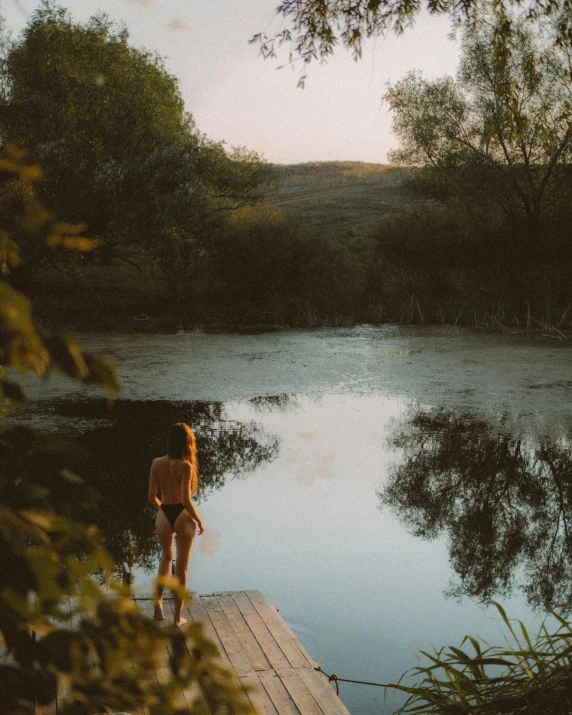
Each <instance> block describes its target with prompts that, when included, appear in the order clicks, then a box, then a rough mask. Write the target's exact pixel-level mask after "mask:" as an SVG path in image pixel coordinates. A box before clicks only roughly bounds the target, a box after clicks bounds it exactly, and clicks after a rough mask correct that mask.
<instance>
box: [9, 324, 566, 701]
mask: <svg viewBox="0 0 572 715" xmlns="http://www.w3.org/2000/svg"><path fill="white" fill-rule="evenodd" d="M80 337H81V340H82V344H83V346H84V348H86V349H89V350H97V351H101V352H107V353H111V354H112V355H113V356H114V357H115V359H116V360H117V362H118V364H119V368H120V374H121V378H122V382H123V392H122V394H121V398H120V399H119V400H118V401H117V402H116V404H115V406H114V408H113V410H112V411H109V408H108V406H107V403H106V400H105V398H104V397H103V396H102V395H100V394H98V393H95V392H93V391H86V390H83V389H79V388H77V386H75V385H72V384H71V383H68V382H66V381H64V380H63V379H62V380H52V381H50V382H48V383H45V384H42V385H39V386H38V385H32V384H31V385H30V388H29V391H30V393H31V394H32V398H33V402H32V404H31V407H30V409H29V411H28V413H27V415H25V416H24V417H23V418H22V419H24V420H26V421H31V422H33V423H35V424H37V425H41V426H43V427H46V428H48V429H50V430H55V431H58V432H62V433H65V434H70V435H74V436H75V437H77V438H78V439H79V440H80V442H82V443H83V444H84V445H85V447H86V448H87V450H88V451H89V453H90V454H91V457H90V459H89V461H88V462H87V463H86V464H85V466H84V470H83V471H84V474H85V476H86V478H87V479H89V480H91V481H93V483H94V484H95V485H96V486H97V488H98V490H99V491H100V492H101V493H102V495H103V502H102V505H101V508H100V513H99V515H98V521H99V523H100V525H101V527H102V529H103V531H104V534H105V537H106V541H107V544H108V547H109V548H110V550H111V551H112V552H113V553H114V554H115V556H116V558H117V560H118V561H121V560H126V561H128V562H130V563H132V564H133V565H134V569H135V590H136V592H138V593H144V592H148V591H149V589H150V584H151V582H152V577H153V573H152V569H154V568H155V566H156V556H157V546H156V541H155V538H154V533H153V514H152V511H151V510H150V508H148V506H147V505H146V490H147V479H148V470H149V464H150V461H151V459H152V458H153V457H154V456H157V455H160V454H162V453H163V452H164V449H163V444H164V436H165V431H166V429H167V428H168V427H169V425H170V424H171V423H172V422H175V421H187V422H189V424H191V426H192V427H193V428H194V429H195V431H196V433H197V438H198V444H199V460H200V466H201V479H202V484H203V487H202V491H201V496H200V500H199V510H200V512H201V515H202V517H203V519H204V521H205V524H206V531H205V533H204V535H203V536H201V537H199V538H197V542H196V545H195V551H194V553H193V556H192V559H191V568H190V583H189V586H190V588H191V589H192V590H196V591H198V592H202V593H209V592H213V591H222V590H241V589H257V590H260V591H262V592H263V593H265V594H266V595H267V596H268V597H269V598H270V600H271V601H272V602H273V603H274V604H275V605H277V606H278V607H279V608H280V612H281V614H282V616H283V617H284V618H285V619H286V621H287V622H288V623H289V624H290V626H291V627H292V629H293V631H294V632H295V634H296V635H297V637H298V638H299V639H300V641H301V642H302V643H303V644H304V646H305V647H306V649H307V650H308V651H309V652H310V654H311V655H312V656H313V657H314V658H315V659H316V660H317V661H319V662H320V664H321V665H322V668H323V669H324V670H325V671H327V672H335V673H337V674H338V675H339V676H340V677H347V678H354V679H358V680H371V681H377V682H385V683H386V682H395V681H396V680H397V679H398V678H399V677H400V675H401V674H402V673H403V672H404V671H405V670H407V669H408V668H411V667H413V666H414V665H415V664H416V663H417V659H416V658H417V657H416V651H418V650H427V649H431V648H432V646H441V645H446V644H454V645H458V644H459V643H460V641H461V639H462V638H463V636H464V635H466V634H467V633H471V634H476V635H479V636H481V637H483V638H485V639H486V640H489V641H490V642H500V641H501V639H502V635H501V627H500V623H499V619H498V617H497V615H496V610H495V609H494V608H493V607H491V606H490V605H489V606H487V605H486V604H487V601H490V599H496V600H498V601H499V602H501V603H502V604H503V606H505V608H506V610H507V611H508V613H509V615H510V616H511V617H513V618H520V619H523V620H524V621H525V623H526V624H527V626H530V627H531V629H532V630H533V631H534V630H535V628H537V627H538V625H539V622H540V619H541V617H542V614H543V612H544V610H545V609H546V608H547V607H551V606H554V605H557V604H559V603H566V602H568V603H572V596H571V593H572V551H571V549H572V544H570V543H569V542H568V541H567V539H566V533H567V528H568V519H569V518H570V517H571V515H572V514H571V508H572V507H571V504H572V479H571V478H570V475H571V474H572V461H571V458H570V450H569V440H570V436H571V435H572V400H571V399H570V397H571V395H572V362H571V360H570V357H571V356H570V351H569V349H567V348H564V347H562V346H560V345H559V344H552V343H551V342H548V340H547V339H539V338H534V339H528V338H526V337H523V336H516V335H498V334H485V333H479V332H476V331H471V330H467V329H463V330H459V329H457V330H454V329H451V328H443V329H435V328H407V327H381V328H377V327H375V328H373V327H368V326H364V327H357V328H353V329H342V330H316V331H304V332H302V331H295V332H294V331H293V332H284V333H269V334H264V335H205V334H201V333H178V334H175V335H149V336H145V335H117V334H114V335H85V336H80ZM554 342H555V343H556V341H554ZM341 696H342V699H343V701H344V703H345V704H346V705H347V706H348V708H349V709H350V711H351V712H352V713H355V714H358V713H359V714H360V715H366V714H369V713H391V712H393V710H394V708H395V707H396V705H397V704H398V703H399V702H401V697H400V696H398V695H395V694H392V693H391V692H389V693H388V694H387V700H384V691H383V690H382V689H381V688H374V687H368V686H354V685H347V684H343V683H342V684H341Z"/></svg>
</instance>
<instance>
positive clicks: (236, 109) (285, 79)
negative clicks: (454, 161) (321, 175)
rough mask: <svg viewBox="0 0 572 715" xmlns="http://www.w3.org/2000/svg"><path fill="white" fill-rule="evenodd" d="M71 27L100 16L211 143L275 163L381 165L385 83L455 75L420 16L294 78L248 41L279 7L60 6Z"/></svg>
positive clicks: (444, 27) (449, 49) (11, 8)
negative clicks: (416, 74) (353, 53)
mask: <svg viewBox="0 0 572 715" xmlns="http://www.w3.org/2000/svg"><path fill="white" fill-rule="evenodd" d="M60 4H61V5H63V6H65V7H68V8H69V9H70V11H71V13H72V15H73V16H74V18H76V19H78V20H84V19H86V18H87V17H89V16H90V15H92V14H94V13H96V12H98V11H102V12H105V13H107V14H108V15H109V16H110V17H111V18H112V19H113V20H116V21H117V22H123V23H124V24H125V25H126V26H127V27H128V29H129V31H130V34H131V41H132V43H133V44H134V45H135V46H137V47H144V48H146V49H149V50H155V51H157V52H159V54H161V55H162V56H163V57H165V59H166V64H167V67H168V69H169V71H171V72H172V73H173V74H174V75H176V76H177V77H178V78H179V81H180V86H181V91H182V94H183V97H184V100H185V103H186V107H187V109H188V110H189V111H190V112H192V114H193V115H194V117H195V120H196V123H197V126H198V128H199V129H200V130H201V131H202V132H204V133H205V134H207V135H208V136H209V137H210V138H211V139H215V140H217V141H219V140H225V141H226V142H227V143H228V144H229V145H231V146H247V147H248V148H250V149H254V150H256V151H257V152H259V153H261V154H262V155H263V156H264V157H265V158H266V159H268V160H269V161H272V162H277V163H297V162H306V161H330V160H354V161H369V162H386V160H387V150H388V149H389V148H392V147H394V146H395V139H394V138H393V137H392V136H391V118H390V116H389V113H388V111H387V109H386V108H385V107H384V106H383V105H382V103H381V95H382V94H383V92H384V85H385V83H386V82H388V81H390V82H395V81H396V80H398V79H400V78H401V77H403V75H404V74H405V73H406V72H407V71H409V70H412V69H416V70H421V71H423V73H424V75H426V76H428V77H435V76H440V75H443V74H453V73H454V72H455V70H456V66H457V62H458V46H457V43H456V42H455V41H451V40H449V39H448V35H449V33H450V30H451V26H450V23H449V21H448V20H447V19H446V18H443V17H439V18H433V17H427V16H424V17H421V18H420V20H418V22H417V24H416V27H415V28H414V29H413V30H409V31H407V32H406V33H405V34H404V35H402V36H401V37H395V36H390V37H388V38H385V39H381V38H379V39H377V40H375V41H374V40H372V41H370V42H368V44H367V46H366V49H365V52H364V56H363V59H362V60H361V61H360V62H357V63H356V62H354V61H353V60H352V59H351V57H350V56H349V55H348V54H347V53H346V52H345V51H343V50H339V51H338V52H337V53H336V54H335V56H334V57H333V58H331V59H330V60H329V61H328V62H327V64H324V65H320V64H318V63H315V64H313V65H311V66H310V68H309V76H308V79H307V81H306V87H305V89H303V90H301V89H297V88H296V82H297V78H298V74H297V71H296V70H292V69H291V68H289V67H286V68H284V69H277V66H278V62H277V61H276V60H266V61H264V60H263V59H262V58H261V57H260V56H259V55H258V49H257V47H256V46H254V45H249V44H248V40H249V38H250V37H251V36H252V35H253V34H254V33H255V32H260V31H266V32H267V33H268V34H270V33H272V32H276V31H278V30H279V29H280V27H281V25H280V20H279V18H277V17H276V16H275V12H274V10H275V7H276V5H277V0H241V2H236V1H235V2H232V0H194V1H193V2H190V0H99V1H97V0H64V1H62V2H61V3H60ZM36 6H37V3H36V2H34V1H33V0H3V2H2V4H1V6H0V7H1V12H2V15H3V16H4V17H5V18H6V20H7V24H8V26H9V27H10V28H12V29H13V30H14V32H15V34H17V33H18V32H19V30H20V29H21V28H22V27H23V25H24V24H25V22H26V17H27V16H28V15H29V14H30V13H31V12H32V11H33V10H34V8H35V7H36Z"/></svg>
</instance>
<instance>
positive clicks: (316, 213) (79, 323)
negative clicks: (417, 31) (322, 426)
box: [30, 161, 414, 331]
mask: <svg viewBox="0 0 572 715" xmlns="http://www.w3.org/2000/svg"><path fill="white" fill-rule="evenodd" d="M277 168H278V172H279V176H280V179H281V182H280V188H279V189H278V191H277V192H276V193H275V194H273V195H272V196H270V197H269V198H268V203H269V204H271V205H272V206H273V207H277V208H279V209H280V210H281V211H282V212H283V213H284V216H285V218H286V219H293V220H294V222H295V224H296V225H297V230H298V234H299V235H302V236H304V237H307V238H309V239H322V240H324V239H325V240H326V241H327V242H328V243H329V244H330V245H331V246H332V247H336V248H340V249H341V250H342V252H344V254H345V256H346V259H345V260H346V261H347V262H349V263H348V265H350V264H355V265H356V266H360V265H365V264H367V262H368V258H367V256H368V246H369V245H370V240H369V237H370V236H371V234H372V232H373V230H374V229H375V227H376V226H377V224H378V223H379V222H380V220H382V219H383V218H384V217H387V216H388V215H391V214H397V213H398V212H403V211H404V210H407V209H408V208H410V207H411V206H412V204H413V203H414V199H412V198H411V196H410V195H408V193H407V192H406V190H405V188H404V181H405V179H406V178H407V176H408V172H407V171H406V170H403V169H396V168H393V167H390V166H387V165H384V164H367V163H364V162H341V161H340V162H316V163H308V164H294V165H279V166H278V167H277ZM136 262H137V263H138V265H139V267H136V266H134V265H131V264H129V263H126V262H121V261H117V262H114V263H113V264H111V265H94V264H92V263H90V262H89V261H87V262H86V263H85V264H84V265H83V266H81V268H79V269H78V270H72V271H70V270H64V271H62V270H58V269H57V268H56V267H53V266H52V267H46V268H44V269H41V270H40V271H38V274H37V276H36V278H35V280H34V284H33V286H32V288H31V291H30V292H31V296H32V298H33V301H34V305H35V308H36V312H37V316H38V317H39V318H40V319H41V320H42V321H44V322H45V324H46V325H49V326H51V325H56V326H58V327H64V328H69V329H72V330H81V329H86V330H89V329H106V328H121V329H132V330H136V331H140V330H156V329H164V328H175V327H177V326H179V325H180V324H181V321H180V318H179V317H178V316H177V315H170V313H171V312H172V308H171V307H170V306H169V304H168V303H165V302H164V301H162V299H161V295H162V292H163V284H162V282H161V276H160V273H159V272H158V270H157V268H156V266H154V265H153V263H152V262H151V261H136ZM190 308H191V309H192V306H190ZM191 312H192V310H191ZM147 317H148V318H149V319H147ZM208 322H209V319H208V318H207V319H206V321H205V324H208ZM213 322H214V323H216V322H217V319H216V318H215V319H214V320H213ZM223 322H224V320H223Z"/></svg>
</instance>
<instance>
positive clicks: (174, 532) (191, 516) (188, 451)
mask: <svg viewBox="0 0 572 715" xmlns="http://www.w3.org/2000/svg"><path fill="white" fill-rule="evenodd" d="M198 486H199V464H198V461H197V446H196V442H195V435H194V434H193V431H192V430H191V428H190V427H189V426H188V425H186V424H184V423H183V422H177V424H174V425H173V426H172V427H171V429H170V430H169V437H168V439H167V454H166V455H165V456H164V457H158V458H157V459H154V460H153V463H152V465H151V476H150V478H149V501H150V502H151V504H153V506H154V507H155V508H156V509H157V518H156V520H155V528H156V530H157V536H158V537H159V541H160V543H161V549H162V550H163V556H162V557H161V562H160V563H159V578H166V577H167V576H168V575H169V570H170V568H171V563H172V561H173V537H175V538H176V541H177V558H176V560H175V577H176V578H177V579H178V580H179V583H180V584H181V586H182V587H183V588H184V589H186V588H187V571H188V568H189V559H190V558H191V551H192V549H193V543H194V540H195V528H196V527H197V526H198V529H199V534H202V533H203V531H204V530H205V527H204V524H203V520H202V519H201V517H200V516H199V512H198V511H197V509H196V507H195V505H194V504H193V502H192V500H191V495H194V494H196V493H197V489H198ZM157 489H160V491H161V501H159V499H158V498H157ZM164 590H165V589H164V587H163V586H159V587H158V588H157V601H156V603H155V618H156V619H157V620H158V621H161V620H163V618H164V616H163V591H164ZM182 611H183V601H182V599H181V598H179V597H178V596H177V595H175V625H176V626H182V625H183V624H184V623H186V622H187V619H186V618H183V617H182V615H181V614H182Z"/></svg>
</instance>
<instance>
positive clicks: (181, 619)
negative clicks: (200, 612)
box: [175, 616, 187, 628]
mask: <svg viewBox="0 0 572 715" xmlns="http://www.w3.org/2000/svg"><path fill="white" fill-rule="evenodd" d="M186 622H187V619H186V618H183V617H182V616H181V617H180V618H179V620H178V621H175V625H176V626H177V628H180V627H181V626H184V625H185V623H186Z"/></svg>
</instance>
